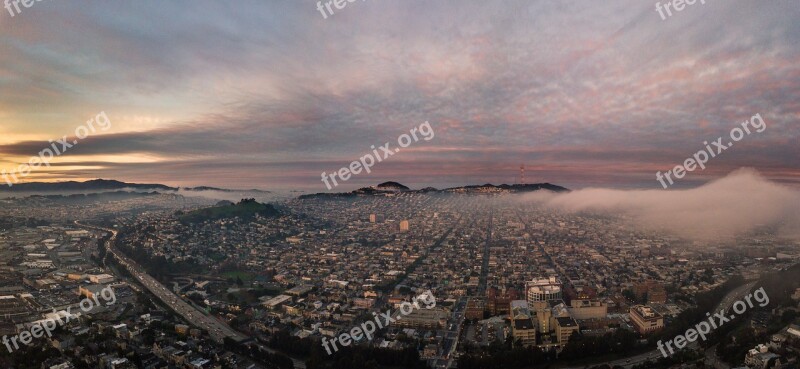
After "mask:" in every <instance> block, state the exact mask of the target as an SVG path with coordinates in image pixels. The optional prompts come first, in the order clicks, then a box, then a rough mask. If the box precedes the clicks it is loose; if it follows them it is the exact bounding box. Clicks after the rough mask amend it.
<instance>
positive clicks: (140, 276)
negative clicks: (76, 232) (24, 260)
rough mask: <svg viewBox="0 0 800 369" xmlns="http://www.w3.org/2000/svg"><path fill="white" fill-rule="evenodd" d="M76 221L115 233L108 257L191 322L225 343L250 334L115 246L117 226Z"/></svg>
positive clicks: (108, 244)
mask: <svg viewBox="0 0 800 369" xmlns="http://www.w3.org/2000/svg"><path fill="white" fill-rule="evenodd" d="M75 224H76V225H78V226H81V227H86V228H91V229H96V230H100V231H105V232H111V234H112V236H111V238H110V239H108V241H107V242H106V245H105V246H106V257H108V255H113V256H114V257H116V258H117V260H118V261H119V263H120V264H121V265H123V266H125V268H126V269H127V270H128V272H130V273H131V275H133V276H134V277H135V278H136V280H137V281H139V283H141V284H142V285H143V286H145V288H147V290H148V291H150V293H152V294H153V295H155V296H156V297H158V299H159V300H161V302H162V303H164V304H165V305H167V306H169V307H171V308H172V309H173V310H174V311H175V312H176V313H177V314H178V315H180V316H181V317H183V319H185V320H186V321H187V322H189V323H190V324H192V325H194V326H196V327H199V328H202V329H205V330H207V331H208V333H209V335H210V336H211V339H212V340H214V341H215V342H217V343H223V340H224V339H225V337H230V338H232V339H233V340H235V341H237V342H241V341H243V340H245V339H247V338H248V337H247V336H245V335H243V334H241V333H239V332H237V331H236V330H234V329H233V328H231V327H230V326H228V325H227V324H225V323H224V322H222V321H220V320H217V319H216V318H215V317H213V316H209V315H206V314H205V312H203V311H201V310H199V309H197V308H195V307H193V306H192V305H190V304H188V303H187V302H186V301H183V300H182V299H181V298H180V297H178V296H177V295H175V294H174V293H172V291H170V290H169V289H167V288H166V287H164V286H163V285H162V284H161V283H160V282H158V281H157V280H156V279H155V278H153V277H151V276H150V275H148V274H147V273H145V272H144V268H142V267H141V266H139V264H137V263H136V262H135V261H133V260H130V259H129V258H127V257H126V256H125V255H124V254H122V253H121V252H119V251H118V250H117V249H116V248H115V247H114V242H115V241H116V239H117V233H118V232H117V231H116V230H114V229H108V228H101V227H95V226H91V225H87V224H81V223H79V222H77V221H76V222H75ZM103 265H105V258H104V259H103ZM257 346H258V347H259V348H261V349H262V350H265V351H267V352H269V353H272V354H277V353H279V352H278V351H276V350H273V349H271V348H269V347H266V346H264V345H261V344H257ZM290 358H291V359H292V362H293V363H294V367H295V368H297V369H305V367H306V364H305V363H304V362H303V361H301V360H298V359H295V358H293V357H290Z"/></svg>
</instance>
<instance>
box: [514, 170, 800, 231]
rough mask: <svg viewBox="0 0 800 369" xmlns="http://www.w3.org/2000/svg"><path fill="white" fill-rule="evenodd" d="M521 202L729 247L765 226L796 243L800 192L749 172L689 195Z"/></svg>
mask: <svg viewBox="0 0 800 369" xmlns="http://www.w3.org/2000/svg"><path fill="white" fill-rule="evenodd" d="M525 198H526V200H527V201H535V202H538V203H542V204H544V205H546V206H549V207H552V208H556V209H561V210H564V211H567V212H602V213H612V214H623V215H625V216H627V217H629V218H630V219H631V220H632V221H633V222H634V223H635V224H637V225H638V226H641V227H645V228H647V229H651V230H658V231H665V232H668V233H670V234H673V235H677V236H680V237H683V238H687V239H693V240H703V241H720V242H728V241H731V240H733V239H735V237H737V236H742V235H747V234H752V232H754V231H756V230H759V229H765V227H772V228H771V229H775V230H778V233H779V234H780V235H782V236H785V237H791V238H795V239H797V240H800V233H798V230H800V192H799V191H797V190H795V189H791V188H788V187H785V186H782V185H779V184H777V183H774V182H771V181H769V180H767V179H765V178H764V177H763V176H761V175H760V174H759V173H758V172H756V171H755V170H753V169H741V170H737V171H735V172H733V173H731V174H729V175H728V176H726V177H724V178H721V179H718V180H715V181H712V182H710V183H708V184H706V185H703V186H701V187H698V188H694V189H689V190H680V191H665V190H628V191H622V190H610V189H600V188H588V189H584V190H578V191H573V192H571V193H566V194H546V193H535V194H531V195H526V197H525Z"/></svg>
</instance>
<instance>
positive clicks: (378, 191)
mask: <svg viewBox="0 0 800 369" xmlns="http://www.w3.org/2000/svg"><path fill="white" fill-rule="evenodd" d="M540 190H545V191H552V192H570V190H569V189H568V188H565V187H561V186H558V185H554V184H550V183H532V184H513V185H508V184H501V185H493V184H491V183H487V184H484V185H471V186H461V187H451V188H446V189H443V190H437V189H435V188H433V187H425V188H423V189H419V190H411V189H409V188H408V187H406V186H404V185H402V184H400V183H397V182H384V183H381V184H379V185H377V186H372V187H364V188H359V189H357V190H355V191H352V192H339V193H315V194H307V195H301V196H300V197H298V198H299V199H301V200H303V199H318V198H332V199H333V198H347V197H355V196H370V195H374V196H386V195H391V194H394V193H397V192H402V193H449V194H485V193H524V192H532V191H540Z"/></svg>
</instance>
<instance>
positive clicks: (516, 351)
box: [458, 345, 555, 369]
mask: <svg viewBox="0 0 800 369" xmlns="http://www.w3.org/2000/svg"><path fill="white" fill-rule="evenodd" d="M492 347H493V348H492V349H490V352H488V353H485V354H466V355H462V356H461V357H459V358H458V368H459V369H518V368H529V367H531V366H532V365H535V364H544V363H548V362H550V361H552V360H554V359H555V353H553V352H550V351H542V350H541V349H539V348H535V347H532V348H524V347H515V348H510V347H509V345H493V346H492Z"/></svg>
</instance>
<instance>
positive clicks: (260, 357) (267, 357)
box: [223, 337, 294, 369]
mask: <svg viewBox="0 0 800 369" xmlns="http://www.w3.org/2000/svg"><path fill="white" fill-rule="evenodd" d="M223 346H224V347H225V349H226V350H228V351H231V352H235V353H237V354H239V355H242V356H246V357H249V358H251V359H253V360H255V361H257V362H259V363H261V364H263V365H266V366H267V367H268V368H275V369H294V363H293V362H292V359H291V358H289V357H288V356H286V355H284V354H280V353H275V354H273V353H271V352H268V351H266V350H264V349H262V348H260V347H258V346H257V345H243V344H241V343H238V342H236V341H234V340H233V339H231V338H229V337H225V339H224V340H223Z"/></svg>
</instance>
